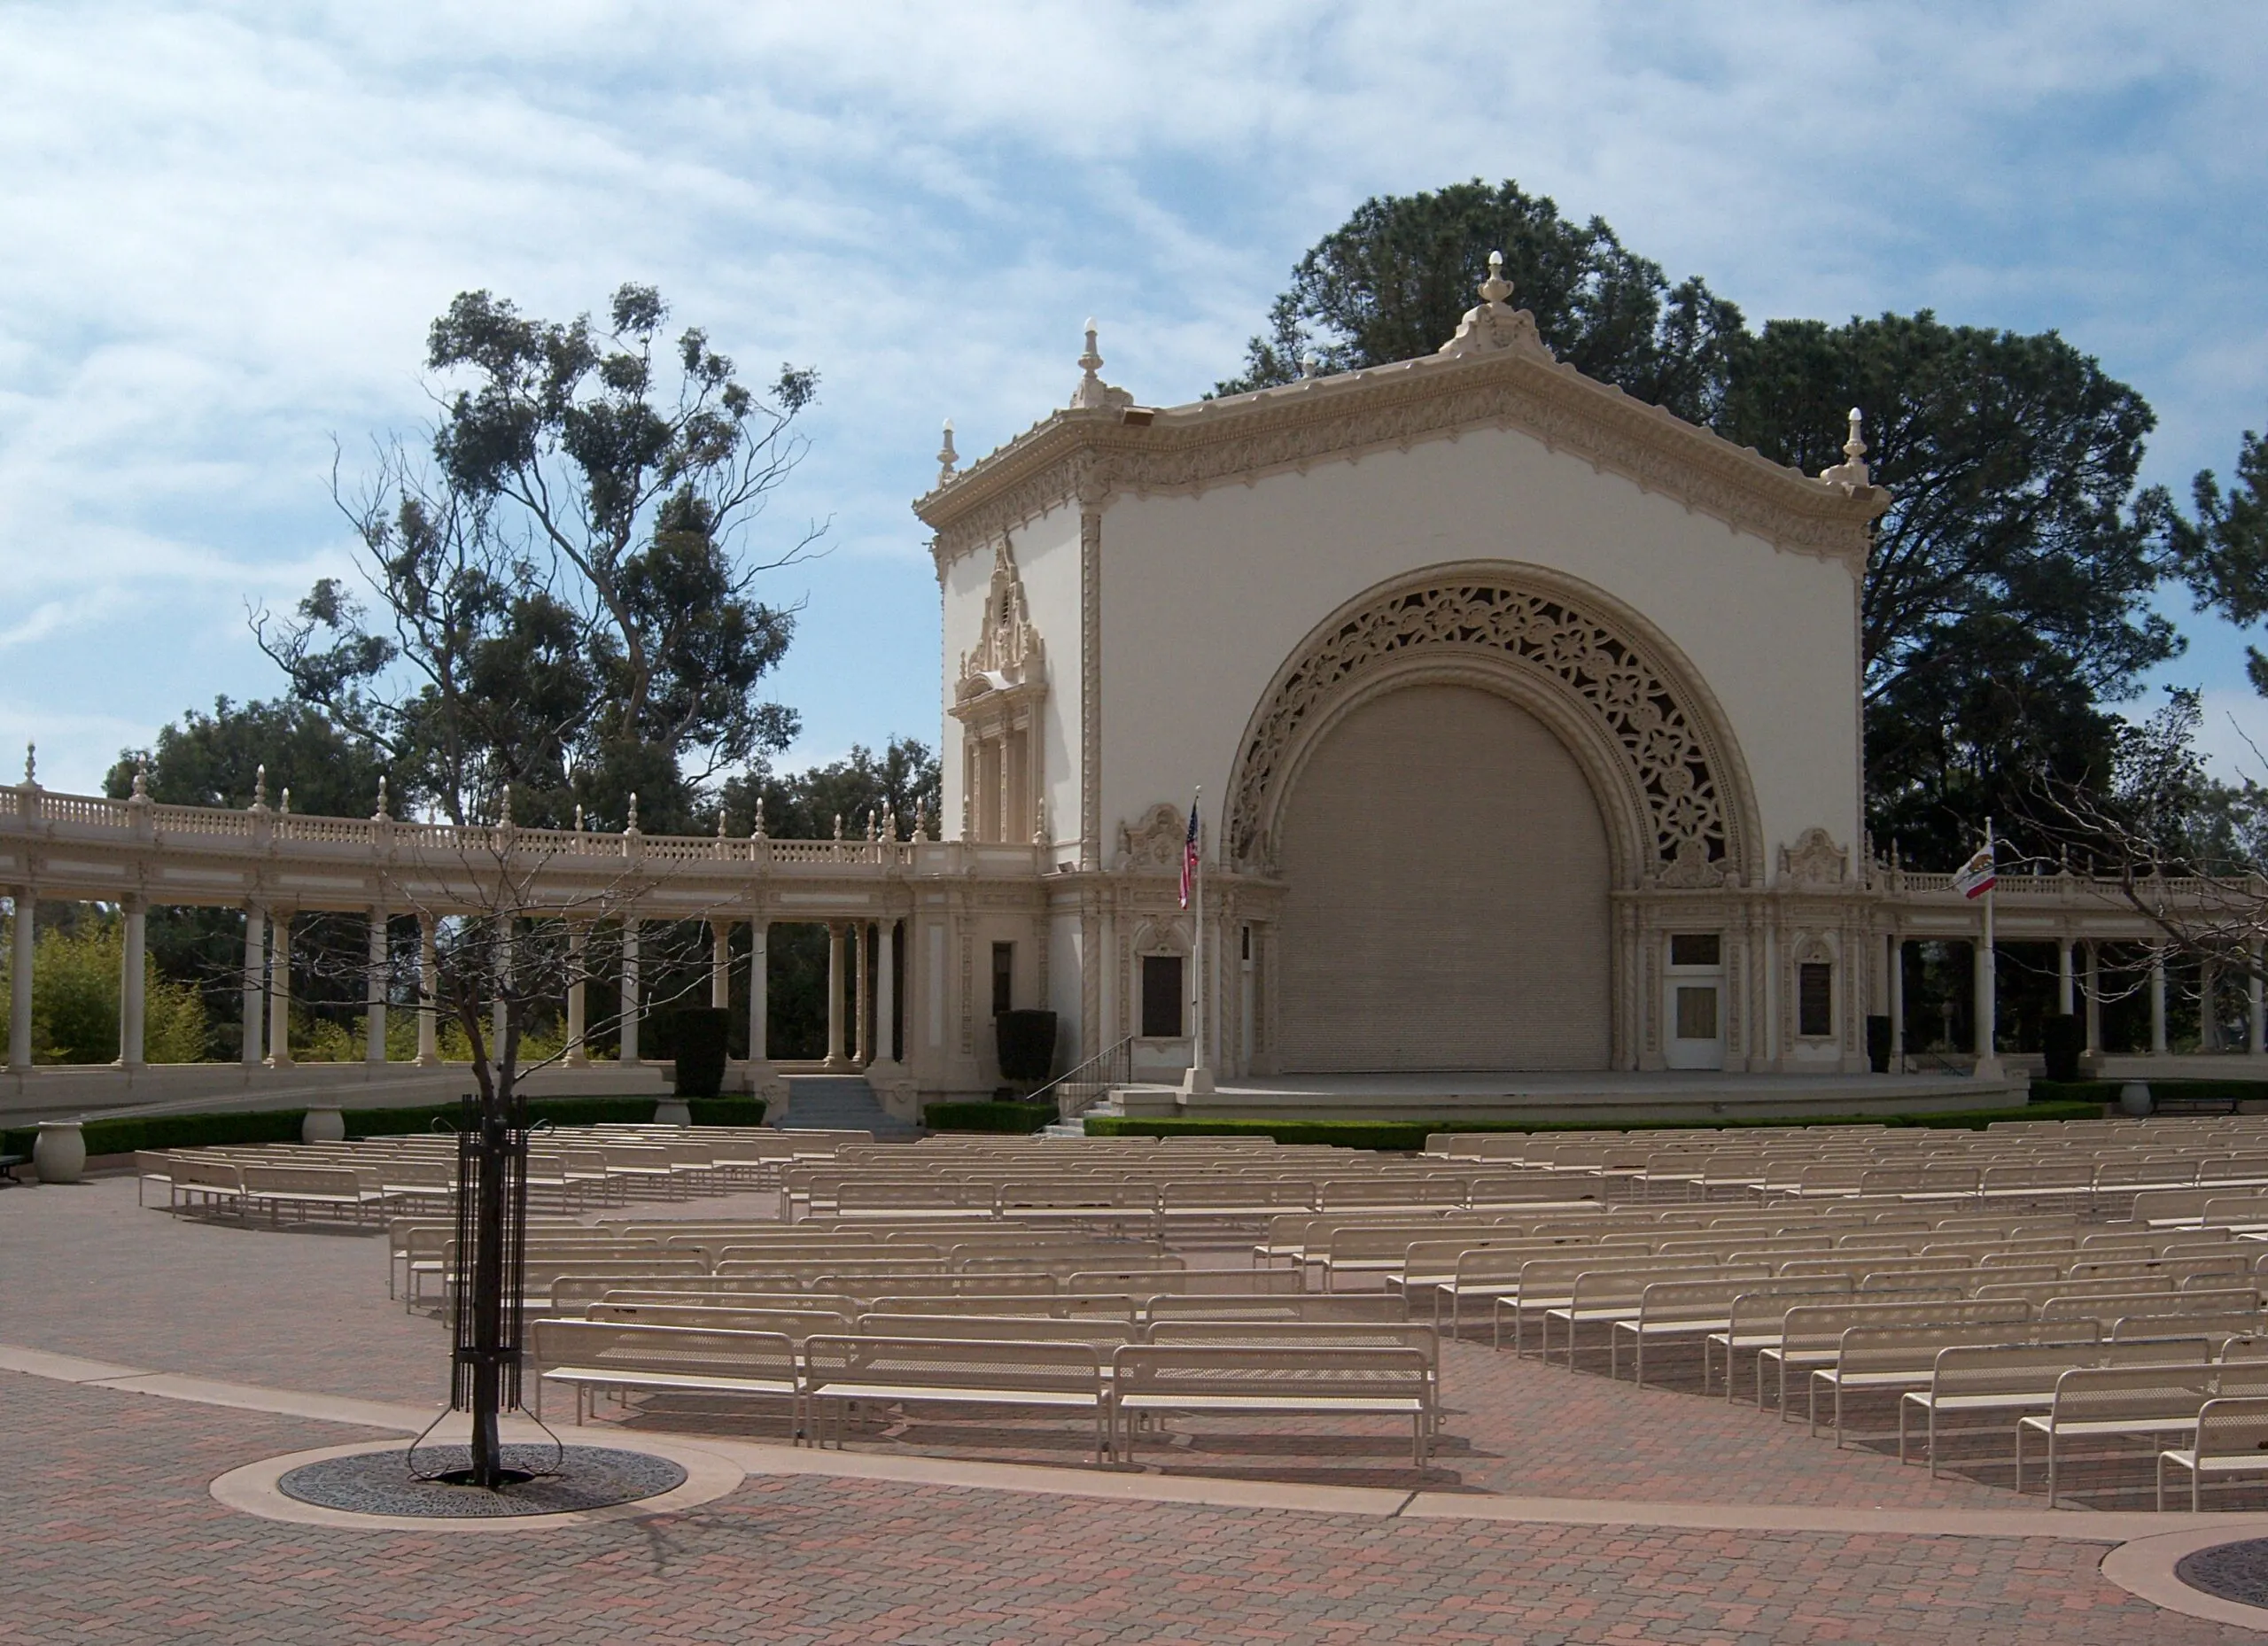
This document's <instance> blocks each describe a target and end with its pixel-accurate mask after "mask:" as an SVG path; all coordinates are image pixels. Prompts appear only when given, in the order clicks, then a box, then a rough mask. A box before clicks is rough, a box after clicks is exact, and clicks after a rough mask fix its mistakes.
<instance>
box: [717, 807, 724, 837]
mask: <svg viewBox="0 0 2268 1646" xmlns="http://www.w3.org/2000/svg"><path fill="white" fill-rule="evenodd" d="M725 819H726V811H725V803H724V802H723V801H721V800H720V801H718V803H717V838H718V840H722V839H724V838H725Z"/></svg>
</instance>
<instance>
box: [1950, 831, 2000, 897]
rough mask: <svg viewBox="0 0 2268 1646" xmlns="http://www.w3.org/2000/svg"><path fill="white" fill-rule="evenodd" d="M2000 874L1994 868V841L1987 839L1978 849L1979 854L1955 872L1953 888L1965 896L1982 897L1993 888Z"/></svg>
mask: <svg viewBox="0 0 2268 1646" xmlns="http://www.w3.org/2000/svg"><path fill="white" fill-rule="evenodd" d="M1999 879H2000V876H1999V875H1998V874H1997V873H1994V872H1993V868H1992V842H1991V841H1986V842H1985V843H1984V844H1983V845H1982V846H1979V847H1978V848H1977V855H1976V856H1975V857H1973V858H1969V861H1968V862H1966V863H1964V864H1962V865H1961V867H1960V868H1959V869H1958V870H1956V871H1955V872H1954V874H1953V889H1954V890H1955V891H1957V892H1959V893H1960V894H1961V896H1962V897H1971V898H1974V897H1983V896H1984V895H1985V893H1986V892H1988V891H1990V890H1992V887H1993V884H1994V882H1995V881H1998V880H1999Z"/></svg>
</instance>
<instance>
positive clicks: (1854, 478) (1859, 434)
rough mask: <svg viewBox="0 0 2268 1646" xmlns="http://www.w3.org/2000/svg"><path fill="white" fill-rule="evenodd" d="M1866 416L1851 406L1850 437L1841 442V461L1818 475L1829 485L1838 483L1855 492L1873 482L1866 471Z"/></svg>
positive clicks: (1849, 491) (1847, 490)
mask: <svg viewBox="0 0 2268 1646" xmlns="http://www.w3.org/2000/svg"><path fill="white" fill-rule="evenodd" d="M1865 423H1866V418H1865V416H1864V415H1863V414H1862V413H1860V410H1859V408H1857V407H1855V406H1853V407H1852V408H1851V438H1850V439H1847V440H1845V441H1844V442H1843V461H1842V462H1839V463H1837V464H1836V465H1835V467H1833V468H1832V469H1823V470H1821V471H1820V476H1819V477H1820V478H1821V479H1822V480H1824V481H1826V482H1827V483H1828V484H1829V485H1839V486H1841V487H1842V488H1843V489H1844V491H1845V492H1847V493H1853V494H1855V493H1860V492H1863V491H1865V490H1866V489H1867V488H1868V486H1870V485H1873V484H1874V480H1873V477H1872V476H1871V475H1869V474H1868V471H1867V437H1866V435H1865V432H1864V427H1865Z"/></svg>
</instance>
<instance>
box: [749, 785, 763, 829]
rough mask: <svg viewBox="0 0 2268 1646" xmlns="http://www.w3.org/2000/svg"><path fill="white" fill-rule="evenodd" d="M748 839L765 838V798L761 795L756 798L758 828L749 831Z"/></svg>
mask: <svg viewBox="0 0 2268 1646" xmlns="http://www.w3.org/2000/svg"><path fill="white" fill-rule="evenodd" d="M748 837H749V838H750V840H762V839H763V838H764V796H761V795H758V796H757V797H756V827H754V828H751V829H750V830H749V832H748Z"/></svg>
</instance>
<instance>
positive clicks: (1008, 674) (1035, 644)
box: [953, 534, 1044, 707]
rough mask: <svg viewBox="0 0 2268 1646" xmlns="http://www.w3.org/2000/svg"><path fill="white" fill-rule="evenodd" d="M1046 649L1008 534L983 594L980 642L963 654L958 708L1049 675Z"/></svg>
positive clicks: (996, 549) (994, 558) (994, 556)
mask: <svg viewBox="0 0 2268 1646" xmlns="http://www.w3.org/2000/svg"><path fill="white" fill-rule="evenodd" d="M1043 656H1044V648H1042V646H1041V644H1040V640H1039V633H1038V632H1037V630H1036V629H1034V628H1033V627H1032V623H1031V608H1030V607H1029V605H1028V604H1027V603H1026V602H1025V600H1024V580H1023V578H1022V576H1021V573H1019V572H1018V571H1017V570H1016V557H1015V551H1014V548H1013V547H1011V546H1010V544H1009V541H1008V539H1007V537H1006V535H1005V534H1003V535H1002V537H1001V538H1000V540H999V541H998V544H997V545H995V547H994V548H993V552H992V584H991V586H990V588H989V589H987V590H986V591H985V594H984V618H983V627H982V629H981V630H980V631H979V633H978V635H977V640H976V644H975V647H973V648H971V649H969V650H967V651H965V652H963V653H962V654H961V655H960V678H959V680H958V682H957V683H956V684H955V687H954V689H953V699H954V703H955V706H956V707H960V706H963V705H966V704H967V703H971V702H973V701H974V700H975V699H976V698H980V697H982V696H983V695H985V694H986V693H988V692H996V691H1009V690H1013V689H1014V687H1019V686H1024V685H1029V684H1035V683H1038V682H1040V681H1042V679H1044V677H1043V675H1042V672H1041V663H1042V660H1043Z"/></svg>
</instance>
